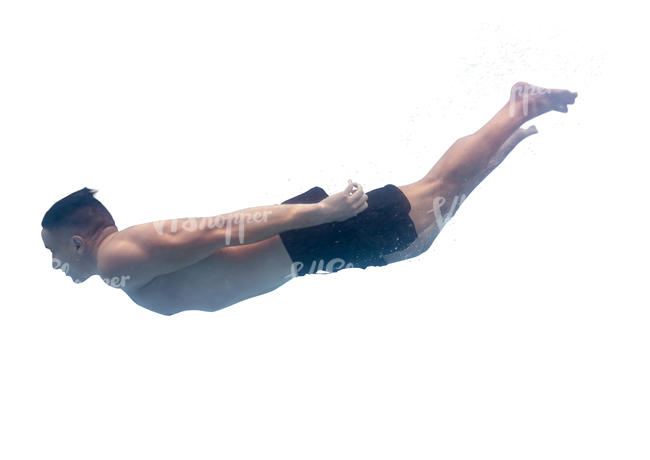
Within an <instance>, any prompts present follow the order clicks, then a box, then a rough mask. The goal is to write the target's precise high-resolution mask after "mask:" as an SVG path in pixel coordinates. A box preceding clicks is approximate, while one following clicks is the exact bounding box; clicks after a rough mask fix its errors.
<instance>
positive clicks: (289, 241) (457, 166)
mask: <svg viewBox="0 0 650 460" xmlns="http://www.w3.org/2000/svg"><path fill="white" fill-rule="evenodd" d="M576 96H577V93H572V92H570V91H566V90H559V89H545V88H541V87H537V86H533V85H530V84H528V83H524V82H518V83H516V84H515V85H513V87H512V88H511V91H510V98H509V99H508V101H507V102H506V103H505V105H504V106H503V107H502V108H501V109H500V110H499V111H498V112H497V113H496V115H494V117H492V119H491V120H490V121H488V122H487V123H486V124H485V125H484V126H483V127H481V128H480V129H479V130H478V131H476V132H475V133H473V134H471V135H469V136H465V137H462V138H460V139H458V140H457V141H456V142H454V144H453V145H452V146H451V147H450V148H449V149H448V150H447V152H445V154H444V155H443V156H442V157H441V158H440V160H439V161H438V162H437V163H436V164H435V165H434V166H433V168H432V169H431V170H430V171H429V172H428V173H427V174H426V175H425V176H424V177H422V178H421V179H420V180H418V181H416V182H413V183H411V184H408V185H403V186H399V187H396V186H394V185H391V184H389V185H386V186H385V187H382V188H380V189H376V190H373V191H370V192H368V193H367V194H366V193H364V191H363V188H362V187H361V186H360V185H359V184H357V183H353V182H351V181H348V186H347V187H346V188H345V190H343V191H341V192H339V193H336V194H334V195H331V196H327V194H326V193H325V192H324V191H323V190H322V189H320V188H318V187H315V188H313V189H311V190H309V191H307V192H305V193H303V194H301V195H298V196H296V197H294V198H292V199H290V200H287V201H285V202H284V203H283V204H280V205H274V206H262V207H256V208H249V209H244V210H241V211H238V212H234V213H229V214H225V215H220V216H213V217H209V218H208V217H206V218H183V219H173V220H167V221H158V222H149V223H145V224H140V225H135V226H132V227H129V228H126V229H124V230H118V229H117V227H116V226H115V222H114V221H113V218H112V217H111V215H110V213H109V212H108V211H107V210H106V208H104V206H103V205H102V204H101V203H100V202H99V201H98V200H97V199H95V198H94V196H93V194H94V191H92V190H89V189H87V188H84V189H82V190H79V191H77V192H75V193H73V194H71V195H69V196H67V197H65V198H63V199H62V200H60V201H58V202H57V203H55V204H54V205H53V206H52V207H51V208H50V209H49V210H48V212H47V213H46V214H45V217H44V218H43V222H42V226H43V230H42V233H41V235H42V238H43V242H44V244H45V247H46V248H48V249H50V250H51V251H52V260H53V266H54V268H60V269H62V270H63V271H65V272H66V273H67V275H69V276H71V277H72V279H73V280H74V281H75V282H83V281H85V280H86V279H88V278H89V277H90V276H92V275H99V276H101V277H102V278H103V279H104V281H105V282H106V283H107V284H109V285H111V286H113V287H116V288H120V289H122V290H124V292H126V294H127V295H128V296H129V297H130V298H131V299H132V300H133V301H134V302H135V303H137V304H138V305H141V306H143V307H145V308H148V309H150V310H152V311H155V312H158V313H161V314H164V315H171V314H174V313H178V312H180V311H184V310H205V311H215V310H218V309H220V308H224V307H227V306H229V305H232V304H234V303H236V302H240V301H242V300H244V299H247V298H250V297H254V296H257V295H260V294H264V293H267V292H269V291H272V290H274V289H276V288H278V287H279V286H281V285H283V284H284V283H286V282H287V281H289V280H291V279H292V278H294V277H296V276H302V275H305V274H310V273H315V272H317V271H319V270H324V271H326V272H335V271H338V270H340V269H344V268H365V267H367V266H381V265H387V264H390V263H393V262H397V261H400V260H405V259H408V258H411V257H416V256H418V255H420V254H422V253H423V252H424V251H426V250H427V249H428V248H429V247H430V246H431V244H432V242H433V240H434V239H435V238H436V236H437V235H438V234H439V233H440V231H441V229H442V227H443V226H444V224H445V223H446V222H447V221H448V220H449V218H450V217H451V216H453V215H454V214H455V212H456V211H457V210H458V207H459V206H460V204H461V203H462V201H463V200H464V199H465V198H466V197H467V196H468V195H469V194H470V193H471V191H472V190H473V189H474V188H475V187H476V186H477V185H478V184H479V183H480V182H481V181H482V180H483V179H484V178H485V177H486V176H487V175H488V174H489V173H490V172H491V171H492V170H493V169H494V168H496V167H497V166H498V165H499V164H500V163H501V162H502V161H503V159H504V158H505V157H506V156H507V155H508V153H509V152H510V151H511V150H512V149H513V148H514V147H515V146H516V145H517V144H518V143H519V142H520V141H521V140H522V139H524V138H525V137H527V136H529V135H531V134H534V133H536V132H537V131H536V129H535V127H534V126H531V127H529V128H528V129H522V128H520V126H521V125H522V124H523V123H525V122H527V121H529V120H531V119H533V118H535V117H537V116H539V115H541V114H543V113H546V112H548V111H551V110H555V111H559V112H567V104H573V102H574V101H575V98H576Z"/></svg>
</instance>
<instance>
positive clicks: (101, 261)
mask: <svg viewBox="0 0 650 460" xmlns="http://www.w3.org/2000/svg"><path fill="white" fill-rule="evenodd" d="M127 230H128V229H127ZM141 252H142V251H141V248H139V246H138V245H137V244H135V243H134V242H133V241H132V240H131V239H130V238H129V234H128V232H125V231H124V230H122V231H118V232H116V233H115V234H114V236H112V238H111V239H110V240H109V241H107V242H106V243H105V244H103V245H102V246H101V247H100V249H99V251H98V252H97V271H98V272H99V276H100V277H101V278H102V279H103V280H104V282H105V283H106V284H108V285H109V286H111V287H116V288H120V289H124V288H125V287H126V286H127V283H128V287H129V288H130V289H133V288H137V287H141V286H144V285H145V284H147V283H148V282H149V281H151V279H149V278H147V274H146V273H144V272H143V267H142V263H141V262H142V254H141Z"/></svg>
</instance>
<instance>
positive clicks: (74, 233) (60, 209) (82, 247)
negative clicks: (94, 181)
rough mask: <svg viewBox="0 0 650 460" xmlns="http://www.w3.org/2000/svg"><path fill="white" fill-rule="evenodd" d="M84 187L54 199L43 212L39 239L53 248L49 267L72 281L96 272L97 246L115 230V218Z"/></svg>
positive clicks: (86, 277) (93, 191) (83, 279)
mask: <svg viewBox="0 0 650 460" xmlns="http://www.w3.org/2000/svg"><path fill="white" fill-rule="evenodd" d="M96 192H97V190H90V189H88V188H87V187H84V188H82V189H81V190H77V191H76V192H74V193H71V194H70V195H68V196H66V197H65V198H63V199H61V200H59V201H57V202H56V203H54V204H53V205H52V207H51V208H50V209H49V210H48V211H47V212H46V213H45V216H44V217H43V221H42V222H41V226H42V227H43V230H42V231H41V238H43V243H44V244H45V247H46V248H47V249H49V250H50V251H52V267H53V268H55V269H58V268H60V269H62V270H63V271H64V272H65V273H66V274H67V275H69V276H70V277H71V278H72V279H73V280H74V281H75V282H79V283H80V282H83V281H85V280H87V279H88V278H89V277H90V276H92V275H94V274H96V273H97V247H98V244H99V243H100V242H101V240H102V239H103V238H104V237H105V236H106V235H108V234H110V233H112V232H115V231H117V228H115V221H114V220H113V217H112V216H111V214H110V213H109V212H108V210H107V209H106V208H105V207H104V205H102V204H101V203H100V202H99V201H98V200H97V199H96V198H95V197H94V196H93V195H94V194H95V193H96Z"/></svg>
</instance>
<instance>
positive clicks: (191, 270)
mask: <svg viewBox="0 0 650 460" xmlns="http://www.w3.org/2000/svg"><path fill="white" fill-rule="evenodd" d="M291 264H292V261H291V258H290V257H289V254H288V253H287V251H286V249H285V247H284V245H283V244H282V241H281V239H280V236H279V235H275V236H273V237H271V238H268V239H266V240H264V241H260V242H258V243H253V244H248V245H244V246H229V247H226V248H223V249H219V250H217V251H215V252H214V253H212V254H211V255H210V256H208V257H206V258H205V259H203V260H201V261H199V262H197V263H195V264H193V265H190V266H188V267H185V268H183V269H181V270H178V271H175V272H173V273H168V274H165V275H161V276H157V277H156V278H154V279H153V280H152V281H150V282H149V283H147V284H146V285H144V286H142V287H140V286H129V283H128V281H127V282H126V284H125V286H124V287H123V290H124V292H126V294H127V295H128V296H129V297H131V299H132V300H133V301H134V302H135V303H137V304H138V305H140V306H143V307H145V308H148V309H150V310H153V311H156V312H158V313H163V314H173V313H177V312H179V311H183V310H188V309H194V310H208V311H213V310H218V309H220V308H224V307H227V306H229V305H232V304H234V303H236V302H240V301H242V300H245V299H247V298H250V297H254V296H257V295H260V294H264V293H266V292H269V291H272V290H274V289H276V288H277V287H279V286H281V285H282V284H284V283H286V282H287V281H289V280H290V279H291V278H292V272H291Z"/></svg>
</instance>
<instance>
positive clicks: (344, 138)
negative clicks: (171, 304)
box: [0, 0, 650, 459]
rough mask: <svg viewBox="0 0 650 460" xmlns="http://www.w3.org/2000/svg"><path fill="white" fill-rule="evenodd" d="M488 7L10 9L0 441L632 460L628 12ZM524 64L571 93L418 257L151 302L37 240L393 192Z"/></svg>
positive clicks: (638, 68) (639, 114)
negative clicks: (49, 215) (90, 217)
mask: <svg viewBox="0 0 650 460" xmlns="http://www.w3.org/2000/svg"><path fill="white" fill-rule="evenodd" d="M487 3H488V4H487V5H483V6H479V5H476V4H465V3H460V2H445V3H434V2H417V3H416V2H404V1H399V2H354V1H349V0H348V1H344V2H331V1H330V2H319V3H314V2H305V1H295V2H278V1H274V2H243V1H238V2H219V3H217V2H189V1H186V2H169V1H159V2H144V1H134V0H129V1H113V2H101V3H99V2H89V1H83V2H82V1H78V2H70V1H58V2H34V1H9V2H3V3H2V6H1V7H0V40H1V41H0V47H1V48H0V49H1V55H0V65H1V66H2V69H1V72H0V80H1V85H0V96H1V99H0V117H1V118H0V151H1V153H2V159H3V166H2V184H1V187H2V190H1V192H2V227H1V228H2V244H3V250H2V253H3V256H4V260H3V263H2V280H3V284H4V292H3V296H2V297H3V299H2V301H1V302H2V309H1V315H2V317H1V318H0V350H1V351H0V353H1V356H0V366H1V372H2V377H1V380H0V390H1V391H0V457H2V458H6V459H32V458H39V459H46V458H47V459H59V458H65V459H82V458H83V459H88V458H92V459H115V458H139V459H142V458H156V459H161V458H191V459H204V458H227V459H243V458H258V459H259V458H262V459H266V458H282V459H293V458H296V459H298V458H300V459H305V458H309V459H312V458H316V459H320V458H328V459H329V458H345V459H348V458H349V459H358V458H405V459H424V458H441V459H477V458H498V459H522V458H525V459H549V458H554V459H577V458H585V459H587V458H588V459H594V458H626V459H637V458H638V459H641V458H648V456H649V455H650V441H649V440H648V432H649V430H650V419H649V415H648V414H649V413H650V396H649V394H650V371H649V368H648V362H649V358H650V356H649V352H650V339H649V333H648V331H649V326H650V313H649V311H648V307H650V302H649V301H648V294H647V292H646V289H647V284H648V283H647V275H648V260H649V259H648V256H649V255H650V254H649V252H650V251H648V243H647V241H646V237H647V235H648V218H647V211H648V205H647V202H646V200H647V198H648V187H647V174H648V172H647V171H648V163H649V162H648V161H647V156H648V153H649V152H648V150H649V149H648V142H647V135H644V132H647V128H646V123H647V122H646V120H647V113H648V97H647V94H646V93H647V82H648V72H647V67H645V66H646V63H645V61H646V59H647V49H646V46H647V43H648V36H647V35H648V34H647V32H646V31H647V26H646V24H645V22H646V21H645V19H644V17H645V16H644V15H643V14H642V13H641V12H640V11H637V10H635V9H634V8H633V7H631V6H630V5H626V3H625V2H620V1H619V2H615V3H612V4H610V5H608V6H602V7H601V6H598V5H590V6H589V7H587V6H574V5H573V4H571V3H570V2H557V3H553V2H540V3H531V2H524V3H512V4H499V3H495V2H487ZM520 80H523V81H528V82H530V83H533V84H536V85H540V86H546V87H553V88H567V89H570V90H572V91H578V93H579V96H578V98H577V100H576V104H575V105H573V106H570V107H569V113H568V114H561V113H551V114H547V115H544V116H543V117H541V118H539V119H537V120H535V122H534V124H535V125H536V126H537V128H538V130H539V134H537V135H535V136H533V137H530V138H528V139H526V140H524V141H523V142H522V144H521V145H520V146H519V147H517V148H516V149H515V150H514V151H513V153H512V154H511V155H510V157H509V158H508V159H507V160H506V161H505V162H504V163H503V165H502V166H501V167H500V168H499V169H497V170H496V171H495V172H494V173H493V174H492V175H491V176H490V177H489V178H487V179H486V180H485V181H484V182H483V183H482V184H481V185H480V186H479V187H478V188H477V189H476V190H475V191H474V193H473V194H472V195H471V196H470V197H469V198H468V199H467V200H466V201H465V203H464V204H463V207H462V208H461V210H460V211H459V212H458V214H457V215H456V217H454V219H453V220H452V221H451V222H450V223H449V224H448V226H447V227H446V228H445V230H444V231H443V233H442V234H441V235H440V236H439V238H438V239H437V240H436V242H435V244H434V246H433V247H432V248H431V249H430V250H429V251H428V252H427V253H426V254H424V255H422V256H421V257H419V258H417V259H413V260H409V261H406V262H400V263H397V264H393V265H390V266H389V267H382V268H369V269H367V270H365V271H363V270H357V269H354V270H346V271H343V272H340V273H337V274H333V275H321V276H309V277H304V278H300V279H297V280H294V281H292V282H290V283H288V284H286V285H285V286H283V287H281V288H279V289H278V290H276V291H274V292H272V293H270V294H267V295H264V296H260V297H257V298H253V299H250V300H248V301H245V302H242V303H240V304H237V305H234V306H232V307H229V308H226V309H224V310H221V311H218V312H216V313H205V312H194V311H192V312H184V313H181V314H178V315H175V316H172V317H164V316H159V315H156V314H155V313H152V312H149V311H147V310H145V309H142V308H140V307H138V306H137V305H135V304H133V303H132V302H131V301H130V300H129V298H128V297H126V295H124V294H123V293H122V292H121V291H119V290H117V289H112V288H110V287H108V286H106V285H104V283H103V282H102V281H101V280H100V279H99V278H98V277H93V278H92V279H90V280H89V281H88V282H86V283H84V284H81V285H75V284H73V283H72V282H71V281H70V279H69V278H66V277H65V276H64V275H63V273H62V272H60V271H59V272H54V271H53V270H52V268H51V259H50V257H51V256H50V253H49V251H47V250H46V249H44V248H43V246H42V242H41V241H40V220H41V218H42V216H43V214H44V212H45V211H46V210H47V209H48V208H49V206H50V205H51V204H53V203H54V202H55V201H56V200H58V199H60V198H62V197H63V196H65V195H67V194H69V193H71V192H73V191H75V190H78V189H79V188H82V187H84V186H88V187H90V188H97V189H99V193H98V194H97V198H98V199H99V200H100V201H102V202H103V203H104V204H105V205H106V206H107V207H108V209H109V210H110V211H111V213H112V214H113V216H114V218H115V219H116V221H117V225H118V228H120V229H121V228H125V227H128V226H130V225H134V224H137V223H141V222H147V221H151V220H158V219H163V218H174V217H188V216H210V215H215V214H219V213H223V212H230V211H234V210H237V209H241V208H245V207H250V206H258V205H267V204H277V203H280V202H281V201H283V200H285V199H287V198H289V197H291V196H294V195H296V194H298V193H301V192H302V191H304V190H306V189H307V188H310V187H312V186H314V185H320V186H322V187H324V188H325V189H326V190H327V191H328V192H329V193H334V192H337V191H339V190H342V188H343V187H344V186H345V184H346V181H347V179H348V178H352V179H353V180H357V181H359V182H360V183H361V184H362V185H364V187H365V188H366V190H371V189H373V188H376V187H380V186H383V185H385V184H387V183H393V184H396V185H403V184H406V183H410V182H412V181H414V180H416V179H418V178H420V177H421V176H422V175H423V174H424V173H425V172H426V171H428V169H429V168H430V167H431V166H432V165H433V164H434V163H435V161H436V160H437V159H438V158H439V157H440V155H442V153H443V152H444V151H445V150H446V149H447V148H448V147H449V146H450V145H451V144H452V143H453V141H454V140H456V139H457V138H458V137H460V136H463V135H466V134H470V133H472V132H474V131H475V130H476V129H478V128H479V127H480V126H481V125H482V124H483V123H485V122H486V121H487V120H488V119H489V118H490V117H491V116H492V115H493V114H494V113H495V112H496V111H497V110H498V109H499V108H500V107H501V106H502V105H503V104H504V103H505V102H506V101H507V98H508V95H509V89H510V87H511V85H512V84H513V83H514V82H516V81H520Z"/></svg>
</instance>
